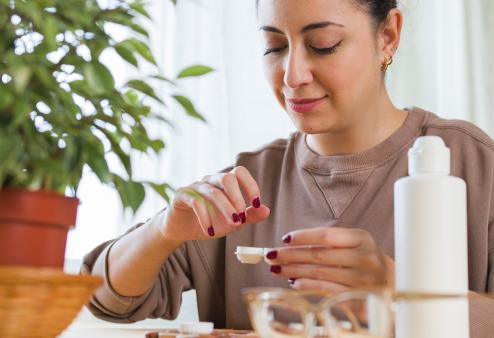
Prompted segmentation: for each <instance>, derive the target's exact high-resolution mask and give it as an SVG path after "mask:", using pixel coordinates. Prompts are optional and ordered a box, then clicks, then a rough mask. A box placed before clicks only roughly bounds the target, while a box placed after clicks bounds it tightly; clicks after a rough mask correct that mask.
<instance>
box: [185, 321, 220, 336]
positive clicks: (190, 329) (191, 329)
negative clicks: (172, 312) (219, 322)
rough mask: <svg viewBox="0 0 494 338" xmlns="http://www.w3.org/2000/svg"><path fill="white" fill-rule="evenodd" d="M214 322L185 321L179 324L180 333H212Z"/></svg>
mask: <svg viewBox="0 0 494 338" xmlns="http://www.w3.org/2000/svg"><path fill="white" fill-rule="evenodd" d="M213 329H214V324H213V323H211V322H185V323H181V324H180V325H179V331H180V333H184V334H189V335H202V334H211V333H212V332H213Z"/></svg>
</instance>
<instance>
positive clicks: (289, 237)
mask: <svg viewBox="0 0 494 338" xmlns="http://www.w3.org/2000/svg"><path fill="white" fill-rule="evenodd" d="M281 240H282V241H283V243H285V244H289V243H291V242H292V235H285V236H284V237H283V238H282V239H281Z"/></svg>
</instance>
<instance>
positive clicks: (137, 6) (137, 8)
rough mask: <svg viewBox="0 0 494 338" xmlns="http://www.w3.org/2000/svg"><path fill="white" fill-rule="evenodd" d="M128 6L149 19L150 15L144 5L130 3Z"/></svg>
mask: <svg viewBox="0 0 494 338" xmlns="http://www.w3.org/2000/svg"><path fill="white" fill-rule="evenodd" d="M130 8H132V9H133V10H134V11H136V12H138V13H140V14H142V15H144V16H145V17H146V18H148V19H151V15H149V13H148V11H147V10H146V9H145V8H144V5H143V4H141V3H137V2H136V3H131V4H130Z"/></svg>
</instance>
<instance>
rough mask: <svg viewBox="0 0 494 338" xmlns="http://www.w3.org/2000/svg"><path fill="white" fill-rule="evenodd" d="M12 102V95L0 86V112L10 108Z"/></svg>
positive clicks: (6, 88)
mask: <svg viewBox="0 0 494 338" xmlns="http://www.w3.org/2000/svg"><path fill="white" fill-rule="evenodd" d="M13 101H14V95H13V94H12V93H11V92H10V90H9V89H8V87H7V86H6V85H3V84H2V85H0V111H2V110H3V109H5V108H7V107H8V106H10V104H11V103H12V102H13ZM0 158H2V157H0Z"/></svg>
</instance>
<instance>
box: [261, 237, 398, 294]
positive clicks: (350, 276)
mask: <svg viewBox="0 0 494 338" xmlns="http://www.w3.org/2000/svg"><path fill="white" fill-rule="evenodd" d="M283 242H284V243H286V244H287V246H286V247H283V248H275V249H273V250H271V251H270V252H268V253H267V254H266V258H267V261H268V262H269V264H270V265H271V272H272V273H273V274H275V275H278V276H282V277H285V278H288V281H289V283H290V284H291V285H292V287H293V288H295V289H300V290H325V291H329V292H336V291H343V290H345V289H349V288H355V287H366V286H384V285H386V286H389V287H394V261H393V260H392V259H391V258H390V257H388V256H386V255H384V253H383V252H382V250H381V249H380V248H379V247H378V246H377V245H376V242H375V241H374V238H373V237H372V235H371V234H370V233H368V232H367V231H365V230H361V229H346V228H315V229H307V230H299V231H293V232H291V233H289V234H287V235H286V236H285V237H283Z"/></svg>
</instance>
